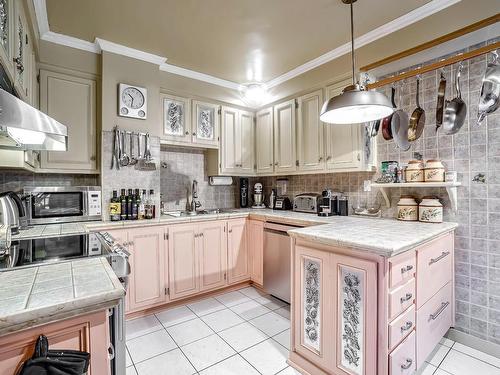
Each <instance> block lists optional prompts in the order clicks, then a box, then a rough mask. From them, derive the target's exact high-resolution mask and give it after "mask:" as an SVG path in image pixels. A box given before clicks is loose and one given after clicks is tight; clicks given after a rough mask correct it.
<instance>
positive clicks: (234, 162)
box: [218, 106, 255, 176]
mask: <svg viewBox="0 0 500 375" xmlns="http://www.w3.org/2000/svg"><path fill="white" fill-rule="evenodd" d="M221 112H222V114H221V139H222V141H221V147H220V153H219V157H220V161H219V168H218V169H219V174H222V175H233V176H238V175H252V174H254V173H255V169H254V163H255V153H254V115H253V113H252V112H247V111H242V110H239V109H236V108H232V107H225V106H223V107H222V110H221Z"/></svg>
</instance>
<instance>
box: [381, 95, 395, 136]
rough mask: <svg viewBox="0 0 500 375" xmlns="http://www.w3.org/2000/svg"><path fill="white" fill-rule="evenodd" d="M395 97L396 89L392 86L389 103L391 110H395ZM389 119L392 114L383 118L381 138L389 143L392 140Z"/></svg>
mask: <svg viewBox="0 0 500 375" xmlns="http://www.w3.org/2000/svg"><path fill="white" fill-rule="evenodd" d="M395 95H396V89H395V88H394V86H392V87H391V102H392V108H396V103H395V102H394V96H395ZM391 119H392V114H390V115H389V116H387V117H384V118H383V119H382V120H381V121H382V136H383V137H384V139H385V140H386V141H390V140H391V139H392V135H393V134H392V129H391Z"/></svg>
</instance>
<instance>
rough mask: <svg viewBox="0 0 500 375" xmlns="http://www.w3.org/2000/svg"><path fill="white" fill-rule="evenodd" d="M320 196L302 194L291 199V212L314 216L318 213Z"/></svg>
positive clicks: (316, 194)
mask: <svg viewBox="0 0 500 375" xmlns="http://www.w3.org/2000/svg"><path fill="white" fill-rule="evenodd" d="M320 201H321V194H318V193H302V194H298V195H296V196H295V198H293V210H294V211H297V212H306V213H310V214H316V213H318V212H319V202H320Z"/></svg>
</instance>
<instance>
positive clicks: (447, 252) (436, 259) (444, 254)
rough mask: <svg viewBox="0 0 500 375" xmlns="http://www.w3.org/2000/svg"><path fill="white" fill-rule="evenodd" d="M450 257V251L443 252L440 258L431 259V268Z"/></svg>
mask: <svg viewBox="0 0 500 375" xmlns="http://www.w3.org/2000/svg"><path fill="white" fill-rule="evenodd" d="M448 255H450V252H449V251H443V252H442V253H441V255H440V256H438V257H437V258H431V260H430V261H429V266H430V265H431V264H434V263H437V262H439V261H440V260H441V259H443V258H445V257H446V256H448Z"/></svg>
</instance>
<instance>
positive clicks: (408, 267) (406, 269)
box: [401, 264, 413, 273]
mask: <svg viewBox="0 0 500 375" xmlns="http://www.w3.org/2000/svg"><path fill="white" fill-rule="evenodd" d="M412 269H413V266H412V265H411V264H410V265H409V266H406V267H403V268H401V273H405V272H408V271H411V270H412Z"/></svg>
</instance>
